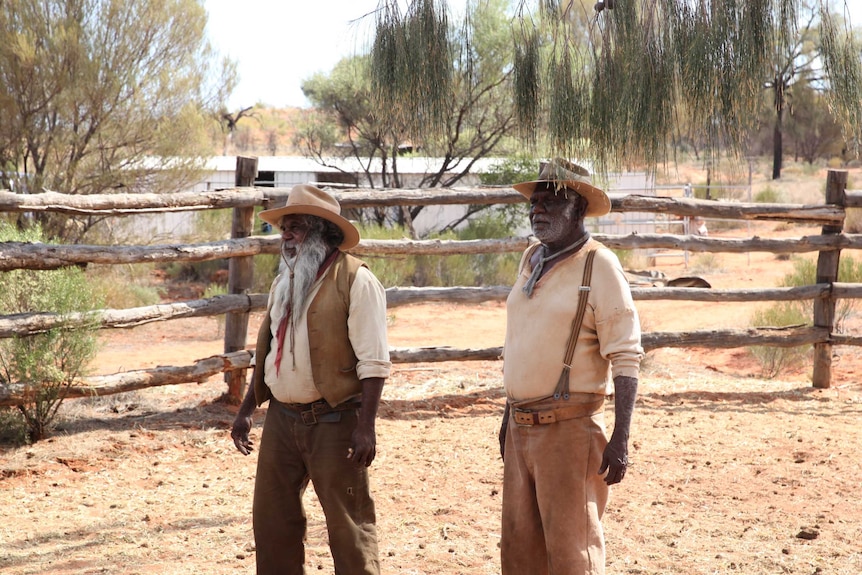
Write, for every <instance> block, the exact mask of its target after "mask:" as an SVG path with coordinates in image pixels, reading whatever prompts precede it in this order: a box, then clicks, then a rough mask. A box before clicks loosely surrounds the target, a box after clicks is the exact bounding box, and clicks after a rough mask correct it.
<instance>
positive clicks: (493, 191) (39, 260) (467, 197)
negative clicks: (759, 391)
mask: <svg viewBox="0 0 862 575" xmlns="http://www.w3.org/2000/svg"><path fill="white" fill-rule="evenodd" d="M256 171H257V163H256V160H254V159H249V158H237V172H236V173H237V176H236V187H235V188H233V189H229V190H218V191H212V192H209V191H208V192H202V193H177V194H118V195H113V194H111V195H91V196H74V195H65V194H59V193H55V192H45V193H42V194H31V195H19V194H13V193H11V192H7V191H0V211H2V212H36V211H52V212H58V213H67V214H101V215H117V216H121V215H130V214H138V213H152V212H177V211H191V210H201V209H225V208H231V209H233V210H234V212H233V219H232V226H231V239H229V240H222V241H215V242H206V243H200V244H191V245H189V244H171V245H153V246H143V245H136V246H129V245H126V246H103V245H98V246H97V245H50V244H28V243H21V242H5V243H0V272H2V271H6V270H12V269H41V270H45V269H56V268H59V267H63V266H69V265H81V264H87V263H99V264H113V265H117V264H127V263H144V262H149V263H162V262H189V261H192V262H195V261H209V260H216V259H223V258H229V280H228V282H229V283H228V294H227V295H223V296H216V297H212V298H208V299H201V300H193V301H180V302H172V303H166V304H160V305H155V306H145V307H139V308H130V309H119V310H112V309H106V310H98V311H94V312H88V313H81V314H72V315H71V316H68V315H67V316H63V317H58V316H56V315H54V314H51V313H45V312H38V311H35V312H31V313H25V314H16V315H13V316H0V337H15V336H22V335H27V334H33V333H39V332H42V331H45V330H48V329H52V328H56V327H67V328H74V327H75V326H77V325H83V324H84V323H87V324H89V325H92V323H93V322H95V323H96V324H97V325H98V326H99V327H100V328H102V329H114V328H128V327H133V326H136V325H142V324H144V323H150V322H155V321H170V320H172V319H179V318H186V317H201V316H218V315H225V316H226V320H225V339H224V353H223V354H220V355H216V356H213V357H210V358H207V359H204V360H200V361H197V362H195V363H194V364H192V365H187V366H179V367H157V368H153V369H143V370H133V371H127V372H122V373H117V374H110V375H99V376H93V377H88V378H84V379H82V380H81V381H80V382H76V383H75V384H74V385H72V387H71V388H70V389H69V390H68V395H67V397H84V396H92V395H107V394H112V393H121V392H125V391H132V390H135V389H141V388H145V387H153V386H159V385H171V384H176V383H192V382H204V381H206V380H207V379H209V378H210V377H212V376H214V375H217V374H219V373H224V374H225V381H226V382H227V385H228V391H229V394H230V395H231V396H232V397H234V398H237V399H238V398H239V397H240V396H241V394H242V389H243V387H244V385H245V383H246V379H247V370H248V369H249V366H250V362H251V358H252V352H251V351H249V350H247V347H248V345H247V341H246V334H247V331H248V319H249V314H250V313H252V312H259V311H262V310H264V309H265V307H266V297H267V295H266V294H252V293H249V291H250V289H251V286H252V275H253V260H254V256H255V255H258V254H277V253H279V245H280V239H279V237H278V236H252V235H251V232H252V230H253V225H254V208H255V207H256V206H263V207H269V206H271V205H278V204H279V203H280V202H283V201H284V199H285V198H286V196H287V193H288V191H289V190H287V189H283V188H254V187H253V182H254V178H255V176H256ZM846 183H847V174H846V172H842V171H830V172H829V175H828V179H827V193H826V202H825V204H818V205H791V204H759V203H721V202H715V201H710V200H695V199H690V198H658V197H645V196H626V197H623V198H614V199H613V200H612V211H616V212H626V211H637V212H653V213H661V214H669V215H674V216H689V217H695V216H700V217H705V218H721V219H739V220H751V221H785V222H791V223H804V224H809V225H810V224H815V225H821V226H822V232H821V234H819V235H816V236H807V237H800V238H793V239H766V238H759V237H756V236H755V237H751V238H745V239H722V238H713V237H699V236H688V235H672V234H630V235H625V236H614V235H604V234H594V237H596V239H598V240H599V241H601V242H603V243H604V244H605V245H607V246H608V247H611V248H615V249H678V250H689V251H701V252H730V253H747V252H751V251H768V252H773V253H776V254H793V253H810V252H815V251H816V252H818V254H819V258H818V263H817V280H816V283H815V284H814V285H810V286H801V287H792V288H755V289H741V290H740V289H738V290H716V289H709V290H704V289H700V288H659V287H651V288H637V287H636V288H633V289H632V294H633V296H634V299H635V300H643V301H650V300H688V301H704V302H707V301H709V302H723V303H729V302H746V301H791V300H805V299H807V300H813V301H814V318H813V325H812V326H804V327H792V328H773V327H760V328H749V329H713V330H710V329H706V330H697V331H688V332H647V333H644V334H643V344H644V348H645V349H646V350H647V351H649V350H653V349H658V348H662V347H707V348H725V349H726V348H735V347H748V346H755V345H757V346H778V347H792V346H797V345H809V344H810V345H813V346H814V365H813V375H812V381H813V385H814V386H816V387H829V386H830V385H831V380H832V364H831V357H832V346H834V345H851V346H859V345H862V337H857V336H853V335H849V334H837V333H833V331H834V313H835V301H836V299H841V298H848V299H858V298H860V297H862V285H860V284H842V283H839V282H838V281H837V280H838V263H839V257H840V252H841V250H844V249H862V236H860V235H855V234H845V233H844V232H843V222H844V218H845V209H846V208H849V207H854V208H857V207H862V194H859V193H856V192H848V191H846V189H845V188H846ZM333 195H335V196H336V197H337V198H338V199H339V201H340V202H341V204H342V207H343V208H344V209H354V208H355V209H362V208H369V207H390V206H405V205H442V204H501V203H504V204H505V203H516V202H523V201H524V199H523V196H521V195H520V194H518V193H517V192H515V191H514V190H512V189H508V188H482V187H476V188H465V189H445V190H438V189H430V190H390V191H380V190H366V189H359V190H353V191H342V192H338V191H335V192H333ZM527 241H528V240H527V239H526V238H503V239H488V240H469V241H454V240H452V241H442V240H419V241H414V240H362V242H361V243H360V244H359V245H358V246H357V247H356V248H354V249H352V250H351V253H354V254H356V255H359V256H362V255H396V254H413V255H453V254H487V253H511V252H520V251H523V249H524V248H525V247H526V246H527ZM508 289H509V288H508V286H494V287H452V288H404V287H393V288H389V289H387V290H386V291H387V293H386V295H387V305H388V306H389V307H390V308H394V307H397V306H399V305H406V304H410V303H417V302H427V301H447V302H463V303H479V302H483V301H504V300H505V298H506V295H507V293H508ZM501 338H502V334H501ZM501 351H502V350H501V348H499V347H493V348H487V349H453V348H448V347H442V348H441V347H433V348H410V349H392V350H391V356H392V360H393V362H394V363H418V362H437V361H471V360H493V359H497V358H499V356H500V353H501ZM27 393H28V386H27V385H25V384H23V383H8V384H0V405H15V404H18V403H21V402H22V401H24V400H25V399H26V397H27Z"/></svg>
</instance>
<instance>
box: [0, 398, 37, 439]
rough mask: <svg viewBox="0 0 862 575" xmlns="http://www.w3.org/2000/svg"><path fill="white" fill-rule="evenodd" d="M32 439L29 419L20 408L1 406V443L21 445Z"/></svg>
mask: <svg viewBox="0 0 862 575" xmlns="http://www.w3.org/2000/svg"><path fill="white" fill-rule="evenodd" d="M29 440H30V436H29V432H28V429H27V421H25V419H24V415H23V414H22V413H21V411H20V410H18V409H15V408H13V407H0V444H3V445H13V446H16V447H19V446H21V445H26V444H27V443H28V442H29Z"/></svg>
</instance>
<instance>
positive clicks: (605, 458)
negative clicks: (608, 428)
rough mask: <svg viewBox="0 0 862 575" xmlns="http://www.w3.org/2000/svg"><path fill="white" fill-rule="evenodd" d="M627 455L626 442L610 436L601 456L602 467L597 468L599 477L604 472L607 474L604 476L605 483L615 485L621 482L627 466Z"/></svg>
mask: <svg viewBox="0 0 862 575" xmlns="http://www.w3.org/2000/svg"><path fill="white" fill-rule="evenodd" d="M628 453H629V448H628V445H627V442H626V441H625V440H624V439H622V440H621V439H618V438H617V437H616V436H611V440H610V441H609V442H608V446H607V447H605V452H604V453H603V454H602V466H601V467H600V468H599V475H601V474H603V473H604V472H605V471H607V472H608V474H607V475H606V476H605V483H607V484H608V485H615V484H617V483H619V482H620V481H622V480H623V477H625V476H626V469H627V468H628V466H629V457H628Z"/></svg>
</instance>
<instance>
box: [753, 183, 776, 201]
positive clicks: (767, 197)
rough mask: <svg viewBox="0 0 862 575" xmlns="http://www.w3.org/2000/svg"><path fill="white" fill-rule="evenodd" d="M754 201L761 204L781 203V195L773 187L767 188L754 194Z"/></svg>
mask: <svg viewBox="0 0 862 575" xmlns="http://www.w3.org/2000/svg"><path fill="white" fill-rule="evenodd" d="M754 201H755V202H757V203H759V204H778V203H781V193H780V192H779V191H778V190H776V189H774V188H773V187H772V186H767V187H765V188H763V189H762V190H760V191H759V192H757V193H756V194H754Z"/></svg>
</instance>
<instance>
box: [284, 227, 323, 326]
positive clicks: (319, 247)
mask: <svg viewBox="0 0 862 575" xmlns="http://www.w3.org/2000/svg"><path fill="white" fill-rule="evenodd" d="M327 251H328V249H327V245H326V243H325V242H324V241H323V236H321V235H320V234H319V233H314V232H309V234H308V235H307V236H306V237H305V240H304V241H303V242H302V245H300V246H299V248H298V249H297V253H296V256H295V257H293V258H290V259H287V258H284V256H283V255H282V264H283V265H282V266H281V268H282V269H281V277H280V278H279V280H278V284H277V285H276V286H275V303H274V305H275V306H278V307H279V308H280V309H284V307H285V306H287V305H290V308H291V310H292V313H291V315H293V316H295V315H296V314H299V313H302V310H303V309H304V306H305V304H306V302H307V301H308V293H309V291H311V286H312V285H313V284H314V280H315V279H317V270H319V269H320V264H322V263H323V260H325V259H326V253H327ZM291 276H293V281H291Z"/></svg>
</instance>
